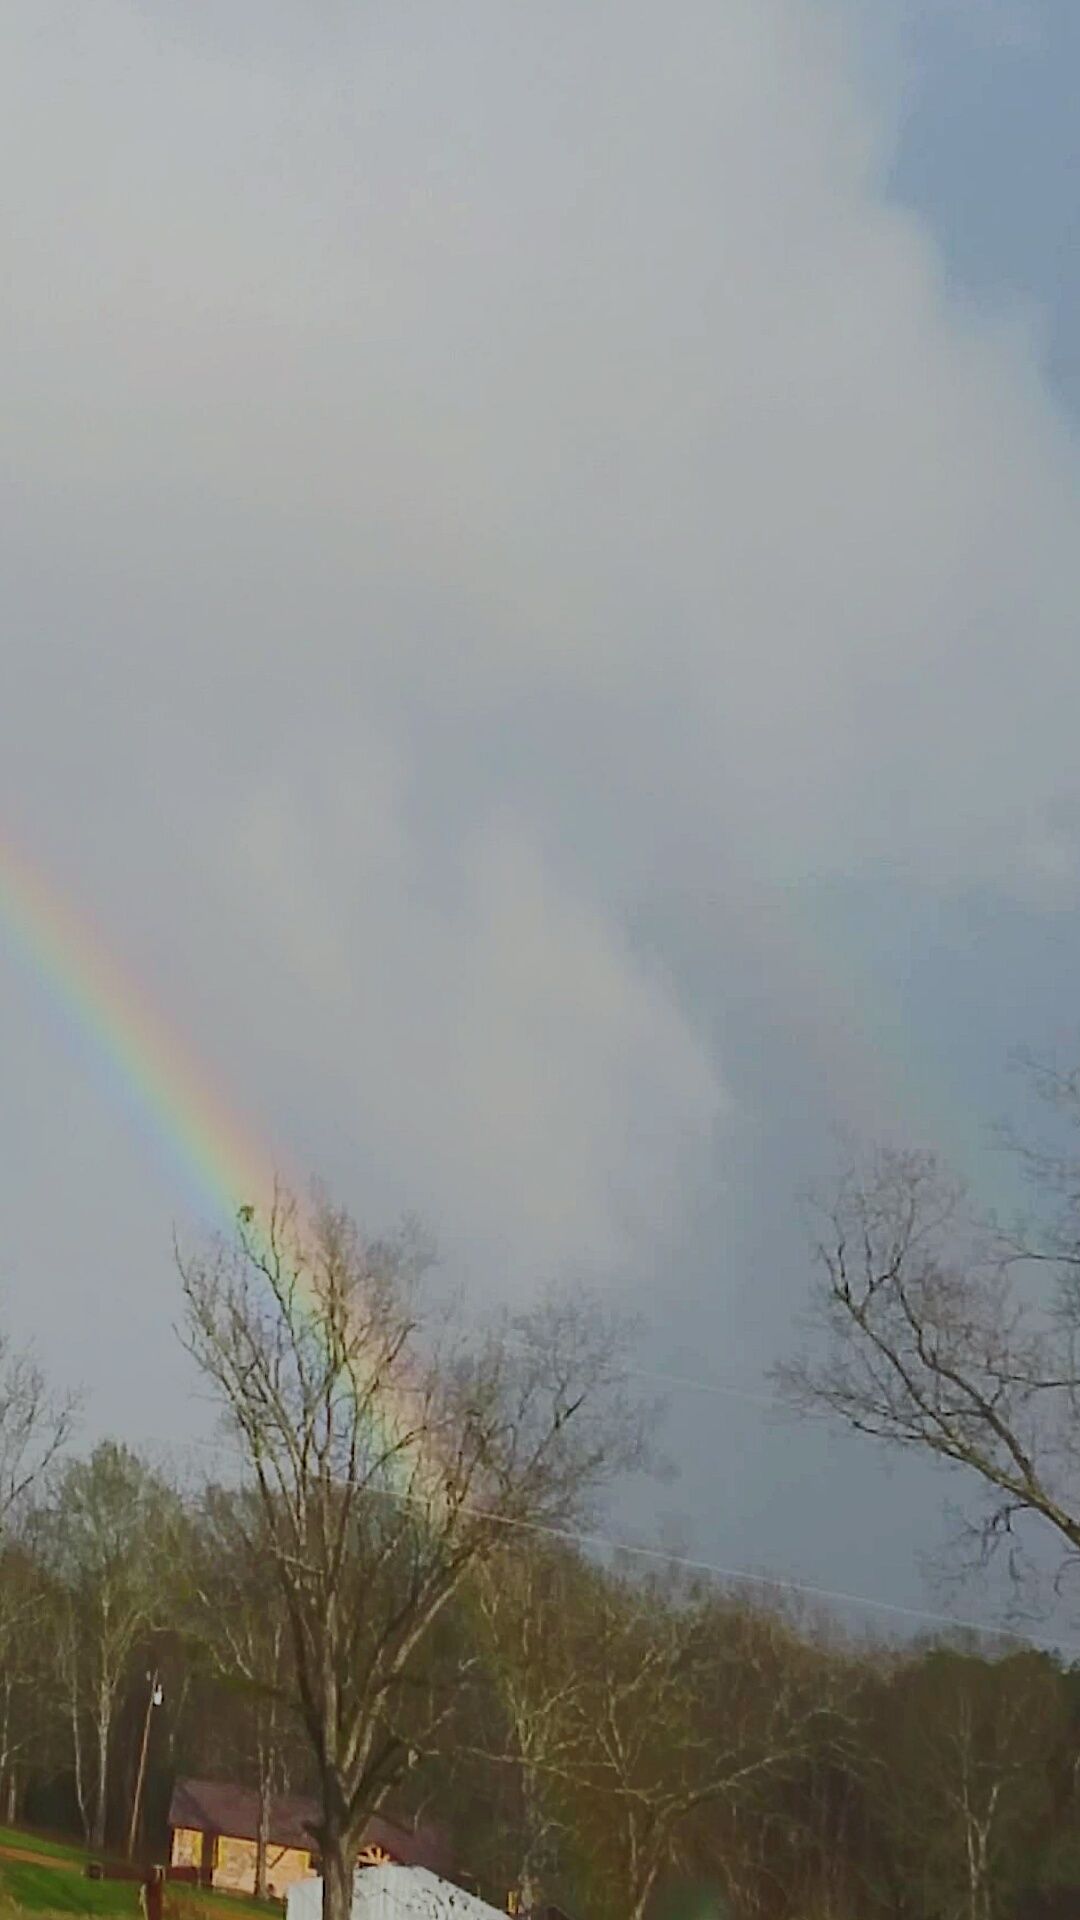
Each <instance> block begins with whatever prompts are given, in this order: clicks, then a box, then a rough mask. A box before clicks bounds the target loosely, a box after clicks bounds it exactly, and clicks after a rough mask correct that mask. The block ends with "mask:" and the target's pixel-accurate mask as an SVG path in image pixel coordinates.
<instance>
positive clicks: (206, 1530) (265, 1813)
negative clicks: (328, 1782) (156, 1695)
mask: <svg viewBox="0 0 1080 1920" xmlns="http://www.w3.org/2000/svg"><path fill="white" fill-rule="evenodd" d="M194 1531H195V1535H196V1541H197V1544H196V1545H195V1548H194V1552H193V1561H194V1564H193V1566H192V1569H191V1574H192V1582H193V1589H194V1598H195V1601H196V1630H197V1632H198V1633H199V1636H200V1639H201V1641H202V1644H203V1645H204V1646H205V1647H206V1648H207V1649H208V1650H209V1653H210V1657H211V1661H212V1663H213V1666H214V1668H215V1669H216V1671H217V1673H218V1674H219V1675H220V1676H221V1677H222V1678H223V1679H224V1681H225V1682H226V1684H227V1685H228V1686H229V1688H230V1689H231V1691H232V1696H233V1698H234V1699H235V1700H236V1703H237V1706H238V1707H239V1709H240V1713H239V1716H238V1717H239V1720H240V1723H241V1724H240V1728H239V1734H240V1740H239V1744H240V1746H241V1747H242V1749H243V1752H242V1754H241V1758H242V1760H243V1761H244V1762H246V1763H247V1764H249V1765H252V1766H253V1767H254V1769H255V1778H256V1787H257V1792H258V1808H259V1811H258V1822H257V1831H256V1836H255V1888H254V1891H255V1895H256V1898H257V1899H260V1900H265V1899H266V1898H267V1895H268V1892H269V1881H268V1858H269V1845H270V1815H271V1807H272V1800H273V1795H274V1793H275V1792H279V1791H282V1790H283V1788H284V1781H285V1770H286V1760H287V1753H288V1746H289V1736H290V1732H291V1731H292V1729H291V1725H290V1715H289V1709H288V1700H289V1688H290V1661H289V1652H290V1649H289V1645H288V1632H289V1623H288V1618H287V1615H286V1613H285V1609H284V1606H283V1603H282V1596H281V1591H280V1588H279V1587H278V1585H277V1584H276V1583H268V1580H267V1573H268V1569H269V1567H270V1564H271V1552H270V1548H269V1542H268V1541H267V1539H266V1535H265V1523H264V1518H263V1512H262V1508H261V1504H260V1503H259V1501H258V1498H257V1496H256V1495H253V1494H252V1493H251V1492H250V1491H249V1490H246V1489H242V1488H241V1489H234V1488H224V1487H209V1488H208V1489H207V1491H206V1495H205V1498H204V1500H203V1502H202V1505H201V1508H200V1511H199V1513H198V1516H197V1523H196V1527H195V1530H194ZM252 1548H254V1551H252Z"/></svg>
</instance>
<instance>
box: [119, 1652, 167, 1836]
mask: <svg viewBox="0 0 1080 1920" xmlns="http://www.w3.org/2000/svg"><path fill="white" fill-rule="evenodd" d="M146 1678H147V1681H148V1682H149V1685H148V1688H147V1694H146V1713H145V1715H144V1717H143V1730H142V1746H141V1747H140V1749H139V1769H138V1772H137V1773H136V1775H135V1793H134V1796H133V1798H132V1802H131V1824H130V1826H129V1827H128V1839H127V1857H128V1859H129V1860H130V1859H131V1856H132V1854H133V1853H134V1851H135V1835H136V1832H137V1830H138V1826H139V1813H140V1811H141V1808H142V1796H143V1781H144V1780H145V1778H146V1754H147V1749H148V1748H149V1745H150V1720H151V1716H152V1714H153V1711H154V1708H155V1707H160V1705H161V1703H162V1701H163V1700H164V1698H165V1693H164V1689H163V1688H162V1685H161V1679H160V1676H159V1674H158V1671H157V1668H156V1667H155V1668H154V1671H153V1673H148V1674H147V1676H146Z"/></svg>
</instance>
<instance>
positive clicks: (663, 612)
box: [0, 0, 1080, 1262]
mask: <svg viewBox="0 0 1080 1920" xmlns="http://www.w3.org/2000/svg"><path fill="white" fill-rule="evenodd" d="M194 19H195V16H192V15H190V14H188V15H185V16H184V17H183V18H181V17H180V14H179V13H178V12H177V11H176V10H174V9H173V8H172V7H171V6H168V5H166V4H165V0H160V3H159V4H158V5H156V6H153V7H145V6H136V5H135V4H134V0H99V4H98V5H96V6H95V7H94V8H93V9H92V10H87V9H85V8H83V7H80V6H78V5H76V4H75V3H74V0H26V3H25V4H18V5H16V6H15V7H14V8H13V9H11V10H9V15H8V20H7V23H6V26H5V35H6V38H7V41H8V57H7V59H6V60H5V62H4V70H5V79H4V82H3V86H4V89H5V96H4V99H3V111H2V114H0V121H2V124H3V128H4V139H5V142H6V155H5V165H4V179H5V192H6V197H7V209H8V218H9V237H8V246H7V256H8V261H9V276H10V285H11V291H12V297H11V298H10V299H9V301H8V302H7V303H6V319H5V321H4V323H3V324H4V329H5V331H4V336H3V366H4V369H5V374H4V378H5V392H4V404H5V410H6V414H7V420H8V426H7V432H6V435H5V442H6V445H7V447H8V449H9V450H10V449H17V458H18V463H19V468H18V479H17V485H16V492H15V499H14V506H13V512H12V517H11V518H10V520H9V535H10V537H11V538H13V539H17V540H18V543H19V554H18V560H17V565H16V566H15V568H14V571H13V572H12V575H11V581H12V584H11V596H12V605H11V616H10V620H9V623H8V625H9V632H10V633H11V634H13V635H14V639H13V642H12V650H13V655H14V668H13V671H12V673H11V674H10V675H9V685H10V686H14V687H17V688H18V689H19V693H18V696H17V698H16V699H14V700H11V699H8V700H7V701H6V702H5V713H4V715H3V717H2V718H0V744H2V745H3V750H4V754H3V767H2V770H0V793H7V794H14V793H16V792H17V793H18V795H19V796H20V804H21V807H22V811H23V813H24V816H27V817H28V818H29V819H30V821H31V825H32V829H33V832H34V833H35V835H37V836H38V837H39V839H40V842H41V844H42V845H46V846H51V847H53V848H56V847H60V846H62V845H63V843H64V841H65V840H67V841H69V842H70V844H71V849H72V850H71V853H70V858H71V860H72V861H73V862H74V861H76V860H77V861H78V862H79V863H80V864H82V865H83V868H84V878H85V883H86V886H87V887H88V888H89V889H90V891H91V892H92V893H93V894H94V895H95V897H97V898H98V899H99V901H100V902H101V903H102V917H103V918H106V919H107V920H108V921H109V922H110V923H112V924H113V925H115V926H116V927H117V928H118V929H119V930H120V932H121V937H122V938H124V939H125V940H130V941H133V942H134V943H135V945H136V946H137V947H140V948H142V947H144V948H145V950H146V952H147V953H149V954H153V953H161V952H162V951H165V952H166V953H167V955H168V959H167V960H166V961H165V962H163V964H164V965H165V967H166V970H167V969H168V967H170V966H171V967H173V968H175V974H176V979H175V983H174V984H175V993H176V996H177V1005H178V1008H179V1010H180V1011H179V1013H178V1018H181V1019H184V1018H188V1019H192V1020H195V1019H196V1014H197V1015H198V1021H197V1024H198V1023H199V1022H205V1026H206V1033H207V1041H208V1045H209V1046H210V1047H212V1048H213V1049H215V1050H216V1049H217V1048H218V1047H220V1048H221V1050H222V1053H223V1057H224V1059H225V1060H226V1061H227V1062H228V1063H229V1065H230V1071H231V1072H232V1074H233V1075H234V1076H235V1078H236V1080H237V1082H238V1084H241V1085H248V1084H252V1085H257V1086H259V1087H260V1089H262V1092H263V1094H264V1095H265V1098H266V1099H267V1101H270V1102H274V1103H277V1104H276V1107H275V1109H274V1111H275V1114H276V1115H277V1116H278V1117H276V1118H274V1119H273V1121H272V1126H274V1127H278V1128H280V1129H281V1130H282V1131H283V1132H285V1133H289V1132H290V1130H291V1131H292V1133H293V1135H294V1136H295V1137H296V1139H297V1140H298V1141H299V1142H300V1145H301V1149H302V1151H303V1152H304V1153H305V1154H306V1153H307V1152H309V1151H310V1152H311V1153H312V1154H315V1153H316V1152H318V1153H320V1154H322V1153H325V1154H326V1155H327V1156H328V1157H329V1158H330V1159H331V1160H333V1161H334V1163H335V1165H336V1166H338V1167H339V1168H340V1169H341V1171H342V1172H343V1173H344V1172H345V1170H346V1167H347V1165H348V1160H349V1154H350V1153H355V1155H356V1156H357V1158H358V1159H362V1160H363V1161H364V1163H365V1164H367V1165H369V1166H373V1167H374V1168H375V1169H376V1170H377V1173H378V1177H379V1179H381V1180H382V1181H383V1183H384V1186H385V1189H386V1190H390V1189H391V1188H392V1187H393V1186H394V1185H395V1183H396V1184H397V1186H399V1187H400V1189H401V1190H402V1193H403V1195H405V1194H407V1193H408V1192H409V1190H410V1188H411V1189H412V1194H411V1197H414V1198H418V1199H419V1200H420V1201H421V1202H422V1203H423V1202H426V1203H427V1204H428V1207H429V1210H430V1211H431V1212H432V1213H433V1214H434V1215H435V1216H436V1225H441V1224H444V1223H445V1221H446V1220H447V1219H448V1220H450V1221H451V1223H452V1230H453V1231H454V1232H455V1233H458V1234H460V1235H461V1237H462V1238H469V1237H470V1236H471V1237H474V1238H477V1239H480V1240H483V1239H485V1237H486V1236H490V1235H492V1234H494V1235H495V1237H496V1238H498V1239H499V1240H500V1242H501V1243H509V1242H510V1241H511V1240H512V1239H513V1237H514V1234H515V1231H517V1233H519V1234H520V1237H521V1239H522V1240H523V1241H524V1242H525V1243H526V1244H527V1245H528V1246H529V1247H530V1248H536V1249H538V1250H542V1258H543V1260H544V1261H551V1262H553V1261H557V1260H558V1259H559V1258H560V1257H564V1256H565V1257H571V1256H573V1255H574V1254H576V1253H577V1252H578V1250H579V1249H580V1248H581V1247H582V1246H583V1245H587V1246H590V1247H596V1248H602V1249H603V1250H604V1251H605V1252H607V1253H609V1254H610V1253H611V1251H612V1249H613V1248H614V1247H615V1246H616V1245H618V1244H619V1238H618V1236H619V1232H620V1229H621V1227H624V1226H625V1224H626V1217H627V1216H626V1197H627V1195H628V1194H631V1193H633V1194H636V1195H637V1196H639V1204H640V1208H641V1211H642V1213H647V1212H649V1211H651V1212H652V1213H653V1214H654V1215H655V1216H660V1215H662V1214H663V1213H664V1211H665V1209H670V1208H672V1207H674V1206H675V1205H676V1204H677V1199H678V1193H679V1168H680V1165H681V1156H682V1151H683V1148H684V1146H685V1143H686V1142H687V1140H688V1139H691V1138H693V1137H695V1136H696V1135H699V1134H700V1133H701V1132H702V1131H703V1130H705V1129H707V1127H708V1125H709V1123H710V1119H711V1116H712V1114H713V1113H714V1112H715V1111H716V1110H717V1109H718V1108H719V1107H720V1106H722V1104H723V1096H722V1094H721V1092H720V1089H719V1086H718V1083H717V1071H716V1068H715V1064H714V1063H713V1061H712V1060H711V1058H710V1053H711V1049H710V1040H709V1036H708V1035H707V1034H704V1033H702V1034H697V1033H694V1032H693V1031H692V1030H691V1028H690V1027H689V1025H688V1023H687V1019H686V1017H685V1016H684V1015H683V1014H682V1013H681V1012H680V1011H678V1010H677V1009H676V1007H675V1005H674V1002H673V1000H672V999H671V998H670V996H668V995H667V994H666V993H665V990H664V987H663V985H662V983H661V982H660V981H659V979H658V978H657V977H656V976H654V975H653V974H651V973H648V972H646V970H645V969H644V967H643V964H642V962H641V961H640V959H639V958H637V957H636V956H635V955H634V953H633V952H631V951H630V949H629V948H628V946H627V943H626V938H625V931H624V929H625V922H626V916H627V914H628V913H629V912H630V911H631V910H632V909H633V908H635V907H636V906H637V905H638V904H639V903H640V902H641V901H642V900H643V899H645V898H647V897H648V896H649V894H650V892H651V891H652V890H653V889H654V888H655V887H656V885H657V884H658V882H660V881H662V880H663V879H664V878H665V875H666V873H667V871H668V868H669V865H670V862H671V860H672V858H673V857H674V855H675V853H676V852H677V851H678V852H679V853H680V858H681V859H682V862H683V869H684V870H686V868H687V866H688V865H692V866H693V868H694V872H695V874H696V875H697V876H698V878H699V880H700V884H701V885H702V886H716V885H721V886H722V884H723V880H724V875H725V871H726V867H727V862H728V852H727V849H728V848H729V847H730V846H731V845H733V844H734V845H736V846H737V847H738V852H739V862H740V864H741V865H742V866H743V867H745V868H746V869H748V870H750V871H753V872H754V873H755V874H756V876H757V877H758V879H759V881H760V882H761V883H762V884H763V885H765V886H767V885H768V884H769V883H772V884H775V885H777V886H780V887H783V886H784V885H785V884H786V883H787V882H788V881H789V880H790V879H792V878H793V877H801V876H803V875H805V874H807V873H821V872H824V873H828V872H843V871H846V870H848V869H850V868H851V867H853V866H855V865H858V864H860V863H864V862H866V861H868V860H871V861H872V860H875V859H888V860H889V861H892V862H894V863H899V864H900V865H902V866H905V867H907V868H909V869H910V870H912V871H913V872H914V873H916V874H917V875H918V876H919V877H920V878H922V879H924V880H930V881H931V882H933V883H934V884H938V885H941V886H945V887H948V886H950V885H953V884H955V883H957V882H958V881H960V880H968V879H971V878H972V877H980V878H983V879H986V880H988V881H990V882H992V883H993V884H997V885H1001V886H1003V887H1015V888H1016V889H1017V890H1021V889H1022V888H1023V887H1024V886H1026V884H1027V882H1026V880H1025V875H1026V873H1027V872H1028V870H1029V869H1030V867H1031V865H1032V862H1033V861H1034V862H1035V864H1036V865H1038V867H1039V871H1040V873H1041V875H1042V879H1041V881H1040V884H1041V885H1045V884H1047V883H1048V882H1049V883H1052V884H1053V885H1054V886H1055V887H1063V888H1070V887H1072V886H1073V884H1074V878H1073V876H1074V866H1073V865H1070V862H1069V860H1068V859H1067V858H1064V857H1062V856H1060V855H1059V853H1058V852H1056V851H1055V852H1053V854H1052V856H1051V855H1048V854H1047V853H1046V852H1045V851H1041V852H1040V851H1039V848H1040V847H1041V846H1042V844H1043V833H1044V823H1045V822H1046V820H1047V819H1048V818H1049V817H1050V814H1051V813H1052V810H1053V808H1054V806H1055V805H1056V804H1057V803H1058V802H1059V801H1060V800H1061V798H1062V796H1067V795H1068V794H1069V793H1070V792H1073V791H1075V789H1076V784H1077V782H1076V776H1075V772H1074V767H1073V758H1074V756H1073V738H1072V736H1073V730H1074V714H1075V711H1076V701H1077V696H1078V695H1080V654H1078V653H1077V650H1076V648H1075V646H1074V643H1073V628H1074V620H1075V607H1076V604H1077V598H1078V593H1077V589H1078V587H1080V579H1078V577H1077V576H1078V573H1080V561H1078V560H1077V558H1076V552H1075V551H1074V550H1075V549H1076V547H1077V543H1076V541H1075V524H1076V513H1077V504H1078V488H1077V467H1076V459H1075V448H1074V446H1073V444H1072V442H1071V441H1070V439H1069V436H1068V434H1067V432H1066V430H1065V428H1064V427H1063V425H1062V423H1061V421H1060V420H1059V419H1058V418H1056V417H1055V414H1054V412H1053V409H1052V407H1051V406H1050V404H1049V402H1048V400H1047V397H1046V395H1045V394H1044V392H1043V391H1042V388H1041V386H1040V383H1039V379H1038V376H1037V372H1036V369H1035V355H1034V352H1033V350H1032V343H1031V340H1030V338H1029V337H1028V336H1027V335H1026V334H1025V332H1024V331H1023V328H1022V327H1018V326H1017V325H1015V324H1013V325H1009V326H1006V325H1004V324H998V323H995V322H994V321H993V320H992V319H990V318H987V317H985V316H979V315H975V314H972V313H971V312H962V311H960V310H959V309H957V308H956V307H954V306H953V305H951V304H950V300H949V298H948V296H947V294H946V291H945V288H944V284H943V279H942V275H941V272H940V263H939V262H938V260H937V257H936V255H935V252H934V249H933V247H932V245H931V244H930V242H929V240H928V238H927V236H926V234H925V232H924V231H923V230H922V228H921V227H920V226H919V224H918V223H917V222H916V221H915V220H914V219H913V218H911V217H909V216H907V215H905V214H903V213H901V212H900V211H898V210H897V209H896V208H894V207H891V206H889V205H888V204H887V203H886V201H885V199H884V196H883V187H882V181H883V178H884V172H885V165H886V160H887V153H886V148H885V139H886V131H887V130H886V129H884V128H883V127H882V126H881V125H880V124H879V123H878V121H877V119H876V117H875V108H874V103H873V102H872V101H871V100H870V98H869V96H868V94H867V93H866V92H865V91H864V89H863V82H862V77H861V73H860V68H859V60H858V54H857V50H856V49H855V47H854V44H853V39H854V36H853V32H852V21H853V15H852V13H850V12H848V11H846V10H845V9H843V8H840V7H835V8H832V9H829V8H826V7H822V8H820V9H811V8H808V7H806V6H805V4H804V0H727V3H726V4H725V5H722V6H717V5H712V4H704V3H703V0H702V3H701V4H697V3H694V4H691V3H690V0H685V4H679V5H674V6H667V7H664V8H656V7H655V6H652V5H645V4H637V3H636V0H620V3H619V4H618V5H615V4H610V3H609V0H590V3H589V4H586V5H582V4H581V0H574V3H573V4H570V0H565V4H562V3H556V4H551V5H547V6H545V7H543V8H538V9H532V10H525V9H516V10H508V9H507V8H506V7H505V5H504V4H502V0H499V4H494V0H466V4H465V5H464V6H459V7H455V8H453V9H447V8H445V7H441V6H436V5H427V4H415V5H409V4H406V5H403V6H398V7H395V8H393V9H384V10H381V11H379V10H372V9H353V8H348V9H346V8H339V9H336V10H331V11H330V12H329V13H327V14H326V15H325V16H320V19H319V20H318V21H317V22H316V21H314V20H313V18H312V15H311V12H310V10H309V9H304V8H301V7H299V6H298V5H296V6H294V5H289V4H285V0H279V3H278V4H275V5H274V6H272V7H261V6H260V7H254V6H252V5H247V4H245V5H239V4H235V5H230V4H227V3H225V0H223V4H221V5H220V6H217V7H215V9H214V10H213V21H212V22H209V21H206V22H201V23H200V25H199V27H198V29H196V26H195V25H194V24H193V22H194ZM204 27H205V31H204V30H203V29H204ZM58 687H60V688H62V689H63V694H64V697H63V698H62V699H60V700H58V699H57V688H58ZM76 780H77V781H78V782H79V783H80V791H81V792H83V793H84V794H85V795H87V800H86V804H85V805H84V806H81V807H80V808H78V809H77V810H76V811H75V813H74V815H73V814H72V812H71V810H70V795H71V788H72V784H73V782H75V781H76ZM133 793H137V794H138V795H139V796H140V803H139V804H137V805H132V804H131V803H130V796H131V795H132V794H133ZM687 846H690V847H691V848H692V849H693V854H692V859H690V858H688V856H687V855H686V853H685V849H686V848H687ZM1033 848H1034V849H1035V852H1034V853H1033V852H1032V849H1033ZM61 857H62V858H63V857H64V856H61ZM150 870H154V871H165V872H167V873H168V874H169V875H170V884H169V886H168V887H162V888H161V889H160V892H155V891H154V890H153V889H151V888H149V887H146V886H145V885H144V886H139V885H138V884H137V880H138V876H139V875H140V874H142V873H145V872H147V871H150ZM178 903H182V905H183V924H180V925H177V924H176V920H177V916H178ZM762 937H763V938H764V937H767V936H764V935H763V936H762ZM724 958H725V956H724V955H723V954H718V956H717V964H718V966H722V965H723V964H724ZM185 996H189V997H188V998H185ZM807 1017H810V1016H807ZM792 1018H793V1019H795V1020H797V1018H798V1015H797V1014H793V1015H792ZM286 1033H287V1034H288V1036H289V1040H288V1049H287V1056H286V1057H287V1065H288V1073H287V1072H286V1071H285V1068H284V1066H283V1068H282V1071H281V1074H280V1076H279V1077H278V1078H275V1074H274V1069H273V1067H272V1066H271V1065H266V1066H263V1067H260V1066H258V1065H256V1064H254V1063H256V1062H257V1061H258V1060H259V1058H260V1054H265V1055H269V1054H270V1053H271V1052H272V1051H273V1048H274V1047H276V1046H278V1045H279V1044H281V1036H282V1035H283V1034H286ZM230 1050H231V1051H230ZM293 1072H295V1073H297V1074H299V1076H300V1082H299V1084H301V1085H302V1086H303V1088H304V1098H305V1100H309V1099H310V1100H312V1101H314V1100H318V1099H321V1100H322V1101H323V1102H324V1103H325V1114H324V1116H323V1117H322V1118H321V1119H320V1121H319V1122H318V1123H317V1124H315V1125H314V1126H312V1124H311V1123H310V1121H309V1118H308V1117H307V1116H306V1114H305V1116H304V1117H303V1118H298V1117H297V1116H296V1115H295V1114H292V1113H290V1112H289V1111H288V1104H289V1097H290V1095H289V1085H290V1082H289V1073H293ZM260 1075H262V1078H260ZM335 1156H336V1158H335ZM372 1178H373V1180H374V1178H375V1176H374V1174H373V1175H372ZM440 1216H441V1217H440ZM493 1222H494V1223H495V1225H493V1224H492V1223H493Z"/></svg>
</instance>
